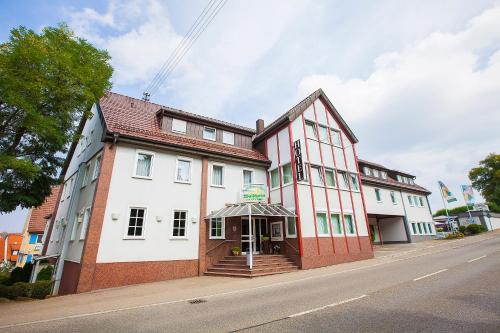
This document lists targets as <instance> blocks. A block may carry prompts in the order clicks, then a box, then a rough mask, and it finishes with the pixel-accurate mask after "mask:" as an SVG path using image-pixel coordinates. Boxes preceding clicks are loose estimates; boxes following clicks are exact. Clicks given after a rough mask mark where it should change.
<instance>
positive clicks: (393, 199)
mask: <svg viewBox="0 0 500 333" xmlns="http://www.w3.org/2000/svg"><path fill="white" fill-rule="evenodd" d="M391 201H392V203H393V204H394V205H395V204H396V203H397V202H396V193H394V191H391Z"/></svg>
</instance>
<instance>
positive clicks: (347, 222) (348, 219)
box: [344, 215, 355, 235]
mask: <svg viewBox="0 0 500 333" xmlns="http://www.w3.org/2000/svg"><path fill="white" fill-rule="evenodd" d="M344 221H345V226H346V229H347V233H348V234H351V235H353V234H354V233H355V232H354V222H353V221H352V215H344Z"/></svg>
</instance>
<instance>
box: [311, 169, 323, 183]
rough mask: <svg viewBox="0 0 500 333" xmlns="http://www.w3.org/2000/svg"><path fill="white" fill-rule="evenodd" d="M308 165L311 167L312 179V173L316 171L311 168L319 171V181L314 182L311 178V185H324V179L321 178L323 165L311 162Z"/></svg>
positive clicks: (312, 175)
mask: <svg viewBox="0 0 500 333" xmlns="http://www.w3.org/2000/svg"><path fill="white" fill-rule="evenodd" d="M310 167H311V177H312V178H313V179H315V177H314V173H315V172H316V171H313V169H314V170H317V171H319V173H318V175H319V179H320V183H315V182H313V179H311V185H312V186H325V180H324V179H323V167H322V166H320V165H315V164H311V165H310Z"/></svg>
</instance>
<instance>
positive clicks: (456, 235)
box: [446, 231, 464, 239]
mask: <svg viewBox="0 0 500 333" xmlns="http://www.w3.org/2000/svg"><path fill="white" fill-rule="evenodd" d="M456 238H464V234H463V233H461V232H460V231H454V232H452V233H450V234H448V235H446V239H456Z"/></svg>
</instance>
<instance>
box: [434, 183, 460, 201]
mask: <svg viewBox="0 0 500 333" xmlns="http://www.w3.org/2000/svg"><path fill="white" fill-rule="evenodd" d="M438 184H439V187H440V189H441V195H442V196H443V199H444V200H446V202H448V203H452V202H454V201H457V198H455V196H454V195H453V193H451V191H450V190H449V189H448V187H446V185H445V184H443V182H442V181H439V182H438Z"/></svg>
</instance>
